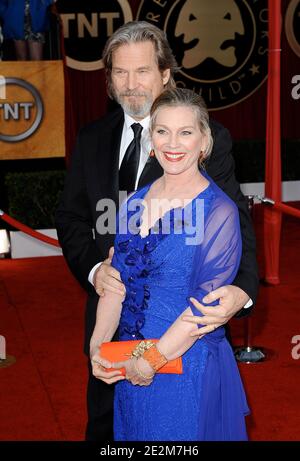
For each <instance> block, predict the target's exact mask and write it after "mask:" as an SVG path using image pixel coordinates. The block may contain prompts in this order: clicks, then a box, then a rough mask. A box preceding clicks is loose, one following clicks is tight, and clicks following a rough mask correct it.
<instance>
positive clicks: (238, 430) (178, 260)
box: [112, 177, 249, 441]
mask: <svg viewBox="0 0 300 461" xmlns="http://www.w3.org/2000/svg"><path fill="white" fill-rule="evenodd" d="M207 178H208V179H209V181H210V183H209V186H208V187H207V188H206V189H205V190H204V191H203V192H201V193H200V194H199V195H197V197H195V198H194V199H193V200H192V201H191V202H190V203H189V204H187V206H185V207H183V208H173V209H171V210H170V211H168V212H167V213H166V214H165V215H164V216H163V217H162V218H161V219H159V220H158V221H157V222H156V223H155V225H154V226H153V227H152V228H151V229H150V230H149V234H148V235H147V236H145V237H142V236H141V234H140V224H141V219H142V214H143V210H144V206H143V203H142V200H143V198H144V197H145V195H146V193H147V192H148V190H149V188H150V186H151V184H149V185H147V186H145V187H144V188H142V189H140V190H138V191H137V192H136V193H135V194H133V195H132V196H131V197H130V198H129V199H128V201H127V202H126V203H124V204H123V205H122V206H121V208H120V210H119V214H118V222H117V235H116V240H115V253H114V257H113V261H112V264H113V266H114V267H115V268H116V269H118V270H119V271H120V274H121V278H122V281H123V282H124V284H125V286H126V298H125V300H124V302H123V306H122V313H121V319H120V325H119V339H120V340H121V341H122V340H132V339H141V340H142V339H150V338H160V337H161V336H162V335H163V334H164V333H165V332H166V330H167V329H168V328H169V327H170V326H171V325H172V323H173V322H174V321H175V320H176V319H177V318H178V316H180V315H181V314H182V312H183V311H184V310H185V309H186V308H187V307H188V306H190V308H191V309H192V311H193V314H194V315H201V314H200V312H199V311H198V310H197V309H196V308H195V307H194V306H193V304H191V303H190V301H189V298H190V297H191V296H193V297H195V298H196V299H198V300H200V302H201V301H202V298H203V297H204V296H205V295H206V294H207V293H209V292H210V291H212V290H214V289H216V288H218V287H220V286H222V285H226V284H230V283H231V282H232V281H233V279H234V277H235V275H236V272H237V269H238V267H239V262H240V257H241V236H240V225H239V216H238V210H237V208H236V205H235V204H234V203H233V202H232V201H231V200H230V199H229V198H228V197H227V195H225V194H224V192H223V191H222V190H221V189H220V188H219V187H218V186H217V185H216V184H215V183H213V181H212V180H211V179H210V178H209V177H207ZM214 305H216V302H215V303H212V304H211V306H212V309H213V308H214V307H213V306H214ZM182 360H183V374H182V375H173V374H156V375H155V377H154V380H153V382H152V384H151V385H150V386H147V387H142V386H133V385H132V384H131V383H129V382H128V381H126V380H124V381H121V382H118V383H117V384H116V386H115V400H114V437H115V440H116V441H199V440H247V433H246V428H245V415H246V414H248V412H249V409H248V406H247V402H246V398H245V393H244V389H243V385H242V383H241V379H240V375H239V371H238V368H237V365H236V362H235V359H234V356H233V352H232V349H231V347H230V345H229V343H228V341H227V339H226V338H225V332H224V328H223V327H219V328H218V329H216V330H215V331H214V332H212V333H210V334H207V335H206V336H204V337H203V339H201V340H197V341H196V342H195V343H194V345H193V346H192V347H191V348H190V349H189V350H188V351H187V352H186V353H185V354H184V355H183V356H182Z"/></svg>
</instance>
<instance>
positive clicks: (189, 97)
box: [150, 88, 213, 166]
mask: <svg viewBox="0 0 300 461" xmlns="http://www.w3.org/2000/svg"><path fill="white" fill-rule="evenodd" d="M162 107H189V108H191V109H193V110H194V111H195V113H196V116H197V121H198V124H199V128H200V131H201V133H202V134H203V136H205V137H206V139H207V145H206V148H205V150H204V151H203V153H202V154H203V155H202V156H201V158H200V159H199V162H200V165H201V166H202V163H203V160H207V158H208V157H209V155H210V153H211V151H212V148H213V137H212V134H211V129H210V126H209V115H208V110H207V107H206V104H205V102H204V100H203V98H202V97H201V96H199V95H198V94H197V93H195V92H194V91H191V90H187V89H185V88H171V89H168V90H165V91H163V92H162V93H161V94H160V95H159V96H158V97H157V98H156V99H155V101H154V102H153V104H152V107H151V111H150V131H151V132H152V131H153V128H154V125H155V120H156V116H157V114H158V111H159V110H160V109H161V108H162Z"/></svg>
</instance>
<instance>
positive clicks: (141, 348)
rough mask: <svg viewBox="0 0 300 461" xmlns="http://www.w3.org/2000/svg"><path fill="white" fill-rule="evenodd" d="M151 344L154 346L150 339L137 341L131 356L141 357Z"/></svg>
mask: <svg viewBox="0 0 300 461" xmlns="http://www.w3.org/2000/svg"><path fill="white" fill-rule="evenodd" d="M152 346H154V342H153V341H150V340H143V341H141V342H139V343H138V345H137V346H136V347H135V349H134V350H133V351H132V352H131V357H132V358H133V357H136V358H139V357H141V356H142V355H143V354H144V352H145V351H147V350H148V349H150V347H152Z"/></svg>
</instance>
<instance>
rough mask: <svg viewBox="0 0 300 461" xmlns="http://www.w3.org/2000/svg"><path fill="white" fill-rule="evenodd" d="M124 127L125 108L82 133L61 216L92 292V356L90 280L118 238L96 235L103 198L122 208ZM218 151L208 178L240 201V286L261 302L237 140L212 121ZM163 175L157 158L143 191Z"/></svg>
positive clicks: (72, 258)
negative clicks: (240, 179)
mask: <svg viewBox="0 0 300 461" xmlns="http://www.w3.org/2000/svg"><path fill="white" fill-rule="evenodd" d="M123 123H124V115H123V111H122V110H121V109H117V110H115V111H114V112H112V113H110V114H108V115H107V116H105V117H104V118H102V119H100V120H98V121H96V122H93V123H91V124H90V125H88V126H87V127H85V128H83V129H81V131H80V133H79V135H78V138H77V143H76V147H75V150H74V152H73V155H72V160H71V166H70V169H69V171H68V173H67V177H66V182H65V188H64V191H63V194H62V198H61V201H60V204H59V207H58V209H57V213H56V226H57V232H58V238H59V242H60V244H61V246H62V249H63V253H64V256H65V258H66V260H67V263H68V265H69V267H70V269H71V271H72V272H73V274H74V275H75V277H76V278H77V280H78V281H79V282H80V284H81V285H82V286H83V287H84V289H85V290H86V291H87V292H88V300H87V309H86V331H85V352H86V353H88V352H89V340H90V337H91V335H92V332H93V329H94V325H95V318H96V308H97V301H98V295H97V294H96V292H95V289H94V287H93V286H92V285H91V284H90V283H89V281H88V276H89V273H90V271H91V269H92V268H93V267H94V266H95V264H97V263H99V262H100V261H103V260H104V259H106V258H107V255H108V251H109V248H110V247H111V246H113V244H114V235H111V234H106V235H100V234H99V233H98V232H95V233H94V231H93V230H94V229H96V222H97V219H98V218H99V216H100V214H101V211H97V202H98V201H99V200H100V199H104V198H110V199H112V200H113V201H114V202H115V203H116V204H118V198H119V197H118V194H119V185H118V169H119V150H120V142H121V135H122V129H123ZM210 126H211V129H212V134H213V138H214V148H213V152H212V154H211V156H210V159H209V161H208V163H207V165H206V170H207V173H208V174H209V175H210V176H211V177H212V179H213V180H214V181H215V182H216V183H217V184H218V185H219V186H220V187H221V188H222V189H223V190H224V191H225V192H226V193H227V194H228V195H229V196H230V197H231V198H232V199H233V200H234V201H235V202H236V204H237V206H238V208H239V213H240V222H241V231H242V238H243V254H242V260H241V264H240V269H239V272H238V274H237V277H236V279H235V281H234V284H235V285H236V286H238V287H240V288H242V289H243V290H244V291H245V292H246V293H247V294H248V295H249V296H250V298H251V299H252V300H253V301H254V302H255V300H256V296H257V289H258V275H257V265H256V254H255V236H254V232H253V228H252V223H251V219H250V216H249V213H248V210H247V205H246V202H245V199H244V196H243V195H242V193H241V191H240V187H239V184H238V183H237V181H236V179H235V176H234V160H233V157H232V153H231V150H232V141H231V137H230V134H229V132H228V130H226V129H225V128H224V127H223V126H222V125H220V124H219V123H217V122H215V121H211V122H210ZM161 174H162V168H161V167H160V165H159V163H158V162H157V160H156V159H155V158H150V159H149V160H148V162H147V163H146V165H145V168H144V170H143V172H142V175H141V177H140V180H139V187H142V186H144V185H146V184H147V183H149V182H150V181H153V180H155V179H156V178H158V177H159V176H161ZM250 311H251V308H249V309H242V310H241V311H240V313H239V314H238V316H243V315H247V314H249V313H250Z"/></svg>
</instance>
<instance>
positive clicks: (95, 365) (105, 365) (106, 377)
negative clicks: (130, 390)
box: [90, 345, 125, 384]
mask: <svg viewBox="0 0 300 461" xmlns="http://www.w3.org/2000/svg"><path fill="white" fill-rule="evenodd" d="M90 357H91V364H92V373H93V375H94V376H95V378H97V379H101V381H103V382H104V383H106V384H114V383H117V382H118V381H123V380H124V379H125V377H124V376H123V375H122V372H121V371H120V370H115V371H106V369H109V368H116V367H115V366H114V364H113V363H111V362H109V361H108V360H106V359H104V358H103V357H100V355H99V345H97V346H91V348H90ZM117 368H121V367H117Z"/></svg>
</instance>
